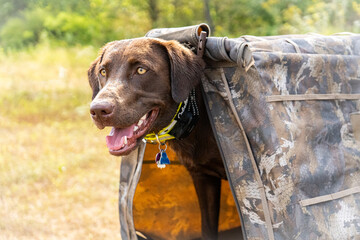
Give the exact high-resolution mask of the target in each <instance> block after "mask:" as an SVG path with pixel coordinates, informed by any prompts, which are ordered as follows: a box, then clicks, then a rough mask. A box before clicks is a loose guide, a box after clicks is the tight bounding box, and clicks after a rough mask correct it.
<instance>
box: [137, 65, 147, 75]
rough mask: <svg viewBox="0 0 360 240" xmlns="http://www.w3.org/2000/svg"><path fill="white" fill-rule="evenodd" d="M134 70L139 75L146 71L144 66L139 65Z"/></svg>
mask: <svg viewBox="0 0 360 240" xmlns="http://www.w3.org/2000/svg"><path fill="white" fill-rule="evenodd" d="M136 72H137V73H138V74H140V75H141V74H144V73H146V69H145V68H142V67H139V68H138V69H137V70H136Z"/></svg>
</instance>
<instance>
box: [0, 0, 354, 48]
mask: <svg viewBox="0 0 360 240" xmlns="http://www.w3.org/2000/svg"><path fill="white" fill-rule="evenodd" d="M205 3H207V5H208V8H205V7H204V6H205ZM0 6H2V7H1V8H0V18H1V19H2V20H3V21H1V22H0V46H1V47H3V48H5V49H19V48H23V47H28V46H31V45H36V44H38V43H40V42H43V41H48V42H50V43H52V44H55V45H66V46H73V45H94V46H101V45H103V44H104V43H105V42H108V41H111V40H115V39H122V38H132V37H139V36H143V35H144V34H145V33H146V32H147V31H148V30H150V29H151V28H155V27H178V26H186V25H192V24H197V23H200V22H209V23H211V24H212V26H211V27H212V28H213V30H214V31H213V33H214V34H215V35H217V36H230V37H237V36H239V35H244V34H251V35H277V34H291V33H306V32H318V33H325V34H329V33H334V32H343V31H352V32H360V20H359V17H360V0H287V1H283V0H253V1H245V0H191V1H190V0H171V1H167V0H146V1H140V0H121V1H115V0H63V1H57V0H0Z"/></svg>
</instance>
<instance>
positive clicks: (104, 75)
mask: <svg viewBox="0 0 360 240" xmlns="http://www.w3.org/2000/svg"><path fill="white" fill-rule="evenodd" d="M100 74H101V76H103V77H106V71H105V69H101V70H100Z"/></svg>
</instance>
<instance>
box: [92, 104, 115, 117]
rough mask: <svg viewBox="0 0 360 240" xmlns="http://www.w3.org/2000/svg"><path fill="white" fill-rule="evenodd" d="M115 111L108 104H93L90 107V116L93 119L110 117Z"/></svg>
mask: <svg viewBox="0 0 360 240" xmlns="http://www.w3.org/2000/svg"><path fill="white" fill-rule="evenodd" d="M113 111H114V107H113V106H112V104H110V103H108V102H92V103H91V105H90V114H91V116H92V117H93V118H104V117H105V118H106V117H109V116H110V115H111V114H112V112H113Z"/></svg>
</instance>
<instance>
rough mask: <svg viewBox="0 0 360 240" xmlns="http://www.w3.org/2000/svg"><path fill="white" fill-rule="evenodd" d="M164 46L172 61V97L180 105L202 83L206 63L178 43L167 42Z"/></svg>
mask: <svg viewBox="0 0 360 240" xmlns="http://www.w3.org/2000/svg"><path fill="white" fill-rule="evenodd" d="M164 46H165V47H166V50H167V52H168V55H169V60H170V77H171V95H172V98H173V99H174V101H175V102H177V103H180V102H182V101H184V100H185V99H186V98H187V97H188V96H189V94H190V91H191V90H192V89H193V88H194V87H195V86H196V85H197V84H199V83H200V80H201V76H202V75H203V70H204V67H205V63H204V61H203V60H202V58H201V57H199V56H197V55H195V54H194V53H193V52H192V51H191V50H190V49H187V48H185V47H184V46H182V45H181V44H180V43H178V42H176V41H168V42H165V43H164Z"/></svg>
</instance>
